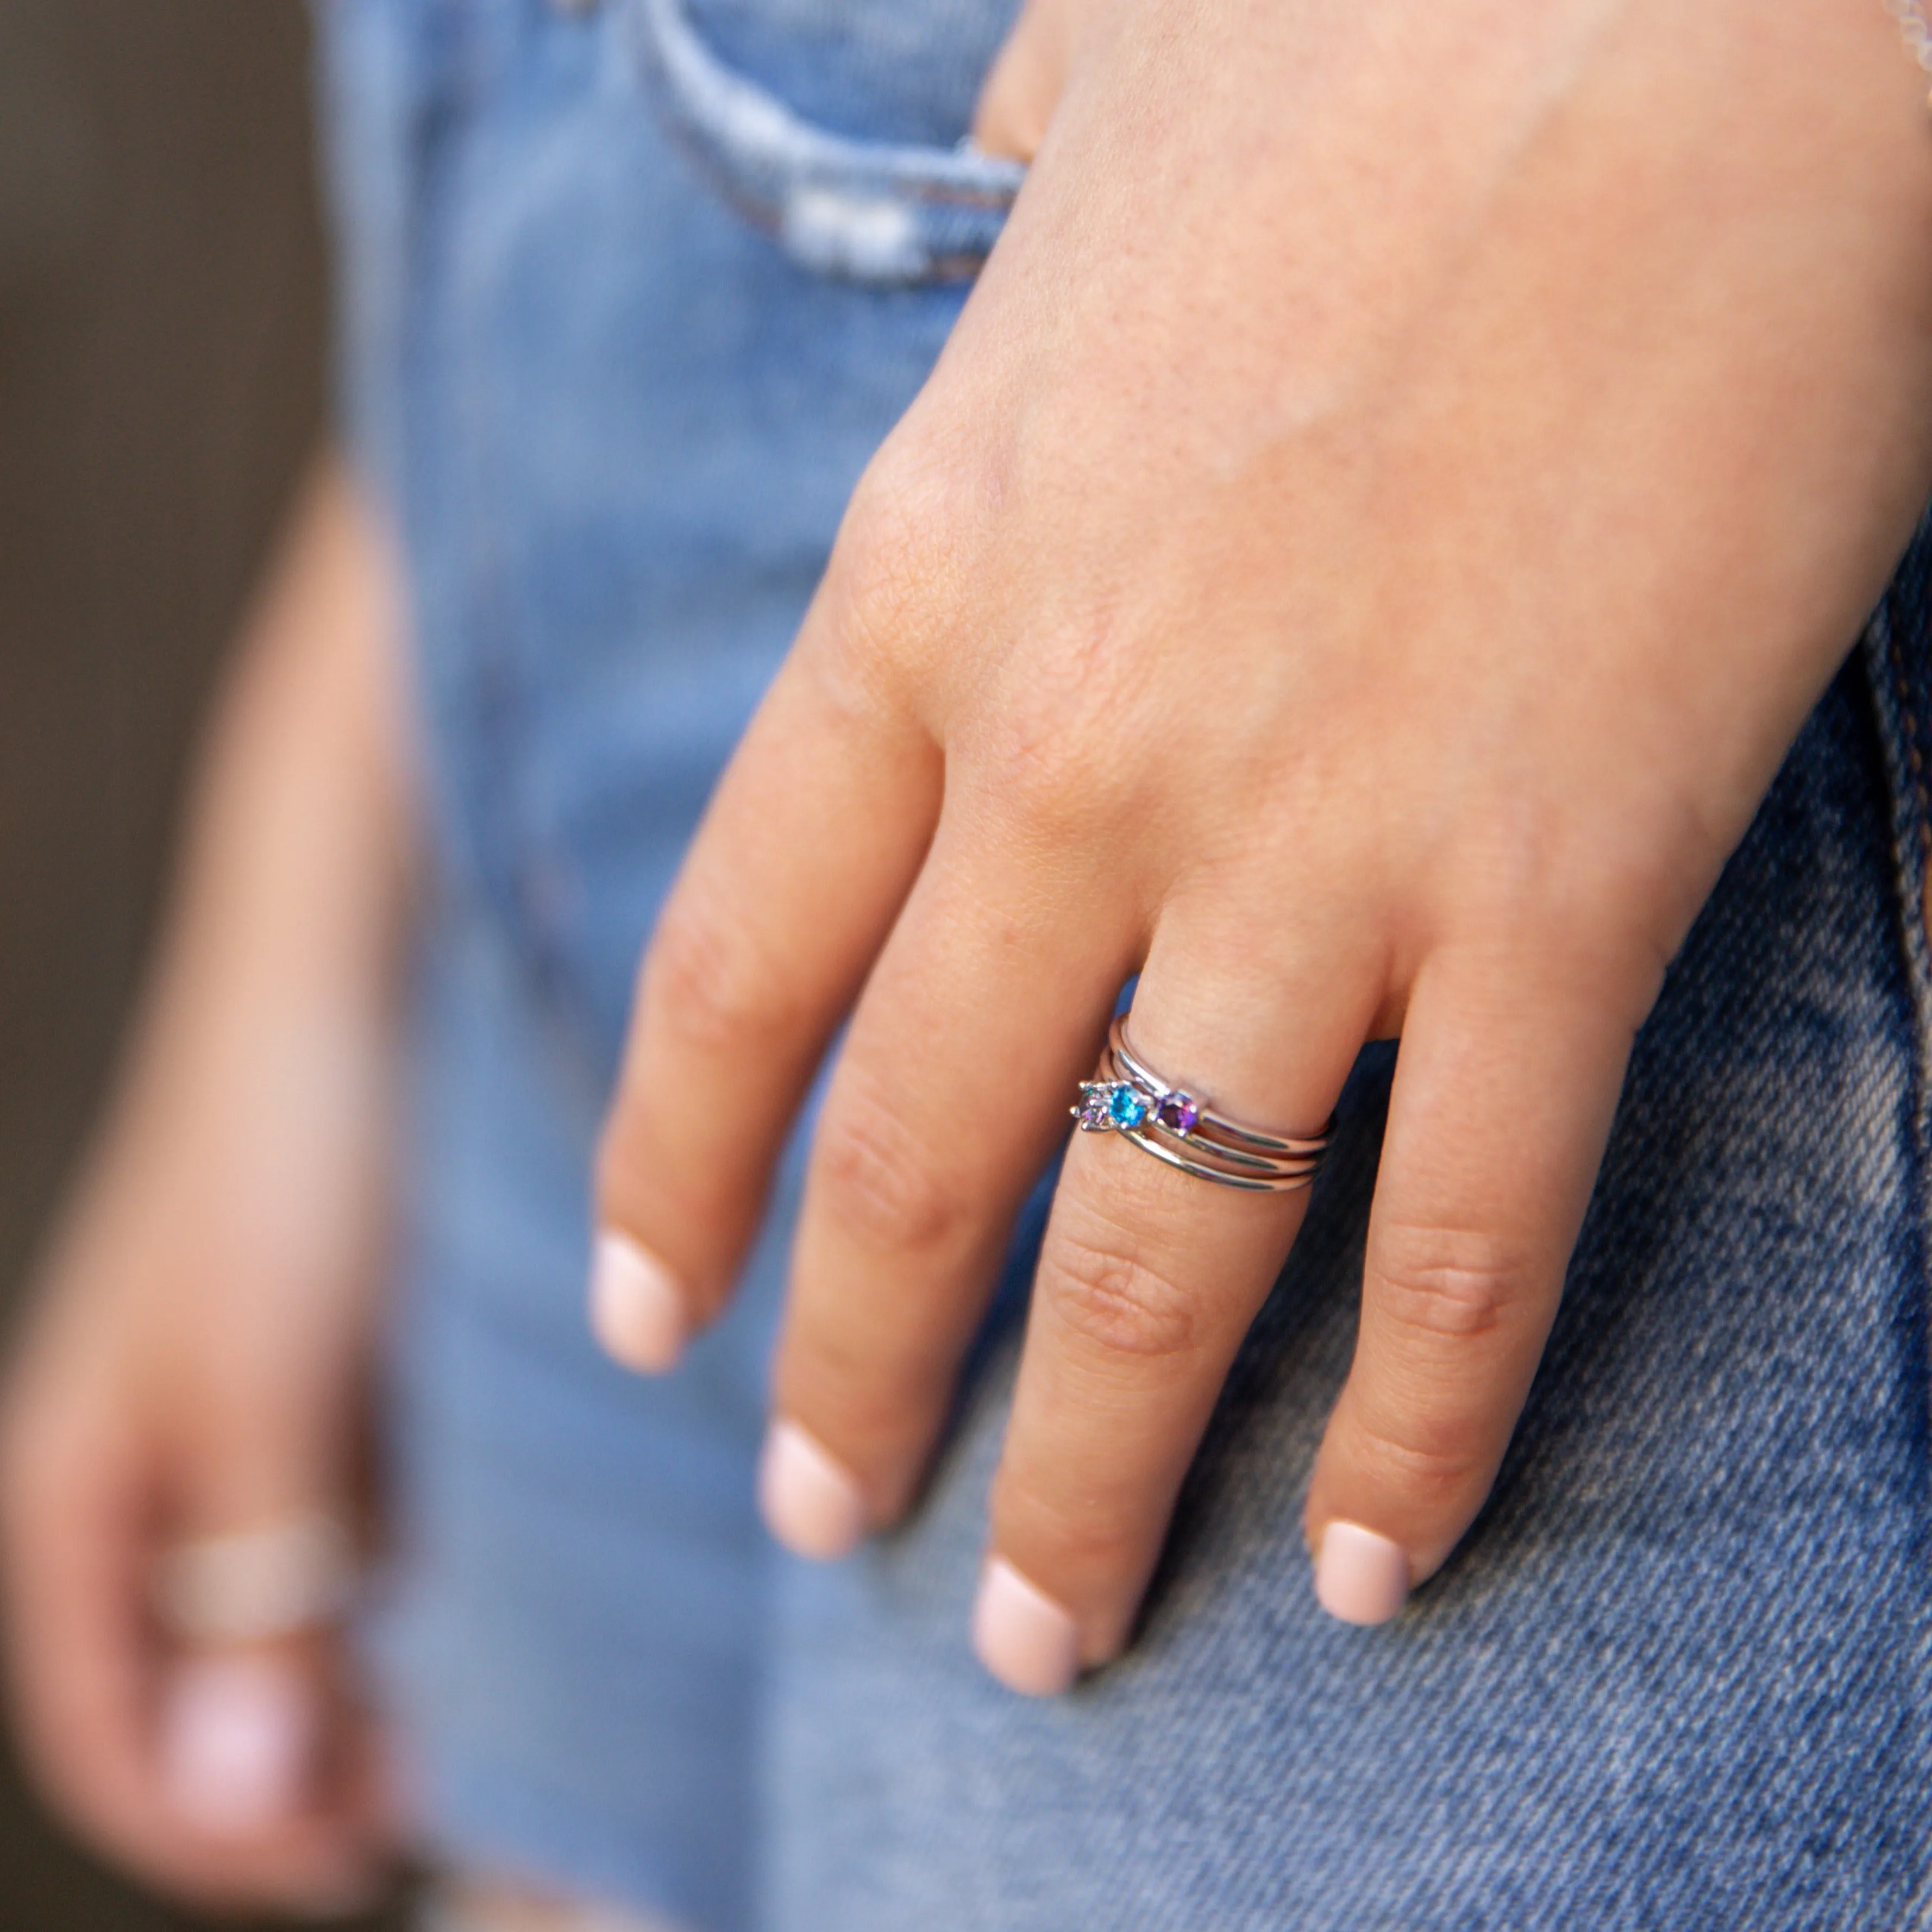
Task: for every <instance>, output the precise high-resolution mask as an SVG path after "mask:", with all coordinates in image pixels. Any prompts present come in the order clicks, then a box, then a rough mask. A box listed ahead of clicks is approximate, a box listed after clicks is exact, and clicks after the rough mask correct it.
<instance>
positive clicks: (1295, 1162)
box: [1072, 1013, 1334, 1194]
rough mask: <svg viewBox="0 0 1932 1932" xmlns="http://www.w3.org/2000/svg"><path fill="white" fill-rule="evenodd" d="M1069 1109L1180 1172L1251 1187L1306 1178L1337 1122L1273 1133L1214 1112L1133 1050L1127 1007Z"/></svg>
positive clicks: (1087, 1129)
mask: <svg viewBox="0 0 1932 1932" xmlns="http://www.w3.org/2000/svg"><path fill="white" fill-rule="evenodd" d="M1072 1111H1073V1118H1074V1119H1075V1120H1076V1121H1077V1122H1078V1123H1079V1127H1080V1129H1081V1131H1082V1133H1094V1134H1104V1133H1115V1134H1119V1135H1120V1136H1122V1138H1123V1139H1126V1140H1129V1141H1131V1142H1133V1145H1135V1146H1136V1147H1137V1148H1139V1149H1140V1151H1142V1153H1143V1154H1152V1155H1153V1156H1154V1158H1155V1160H1161V1161H1165V1162H1166V1163H1167V1165H1168V1166H1169V1167H1178V1169H1180V1170H1181V1172H1182V1173H1184V1174H1191V1175H1195V1176H1196V1178H1198V1179H1199V1180H1202V1181H1214V1183H1216V1184H1217V1185H1218V1186H1220V1187H1238V1188H1241V1189H1243V1190H1245V1191H1247V1193H1252V1194H1287V1193H1292V1192H1293V1191H1294V1190H1295V1189H1297V1188H1301V1187H1307V1186H1309V1185H1310V1184H1311V1183H1312V1182H1313V1180H1314V1178H1315V1175H1316V1170H1317V1169H1319V1167H1320V1166H1321V1165H1322V1158H1323V1157H1324V1156H1325V1154H1327V1153H1328V1145H1329V1142H1330V1141H1331V1139H1332V1138H1333V1136H1334V1121H1330V1122H1329V1123H1328V1126H1326V1127H1324V1128H1323V1129H1322V1131H1321V1133H1319V1134H1310V1135H1306V1136H1302V1135H1290V1134H1271V1133H1263V1132H1262V1130H1260V1129H1259V1128H1257V1127H1244V1126H1242V1125H1241V1123H1240V1122H1239V1121H1231V1120H1229V1118H1227V1116H1226V1115H1224V1114H1217V1112H1214V1109H1212V1108H1211V1107H1210V1106H1208V1103H1206V1102H1205V1100H1202V1099H1201V1098H1200V1097H1199V1096H1198V1095H1196V1094H1188V1093H1185V1092H1184V1091H1182V1090H1181V1088H1178V1087H1175V1086H1171V1085H1169V1083H1168V1082H1166V1081H1165V1080H1163V1079H1161V1077H1160V1075H1159V1074H1157V1073H1155V1072H1154V1070H1153V1069H1152V1068H1151V1067H1149V1066H1148V1064H1147V1062H1146V1061H1144V1060H1142V1058H1141V1057H1140V1056H1139V1055H1138V1054H1137V1053H1136V1052H1135V1051H1134V1050H1133V1046H1131V1045H1130V1043H1129V1042H1128V1040H1127V1016H1126V1015H1125V1014H1124V1013H1123V1014H1121V1016H1119V1017H1118V1018H1117V1019H1115V1022H1114V1024H1113V1027H1112V1030H1111V1031H1109V1034H1108V1035H1107V1053H1106V1061H1105V1062H1104V1064H1103V1067H1102V1070H1101V1078H1100V1079H1097V1080H1088V1081H1084V1082H1082V1084H1081V1088H1080V1098H1079V1101H1078V1103H1076V1105H1075V1106H1074V1107H1073V1110H1072Z"/></svg>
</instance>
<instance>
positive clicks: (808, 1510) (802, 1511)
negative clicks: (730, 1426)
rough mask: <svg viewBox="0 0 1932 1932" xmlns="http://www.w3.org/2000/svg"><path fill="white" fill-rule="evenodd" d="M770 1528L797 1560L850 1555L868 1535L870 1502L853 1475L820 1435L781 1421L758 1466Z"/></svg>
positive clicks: (774, 1426)
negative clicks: (866, 1510)
mask: <svg viewBox="0 0 1932 1932" xmlns="http://www.w3.org/2000/svg"><path fill="white" fill-rule="evenodd" d="M758 1508H759V1509H760V1511H762V1512H763V1515H764V1519H765V1526H766V1528H767V1529H769V1530H770V1532H771V1533H772V1535H774V1536H775V1537H776V1538H778V1541H780V1542H781V1543H782V1544H784V1547H786V1548H787V1550H790V1552H791V1553H792V1554H793V1556H810V1557H813V1558H815V1559H817V1561H818V1562H822V1563H823V1562H830V1561H831V1560H832V1559H833V1558H834V1557H838V1556H850V1555H851V1553H852V1552H853V1550H856V1549H857V1548H858V1547H859V1544H860V1542H861V1541H862V1540H863V1539H864V1537H865V1498H864V1496H862V1495H861V1494H860V1493H859V1485H858V1483H857V1481H856V1479H855V1478H854V1477H853V1474H852V1472H851V1471H850V1470H849V1469H847V1468H846V1466H844V1463H841V1462H840V1461H839V1460H838V1457H835V1456H834V1455H833V1454H832V1452H831V1451H830V1450H829V1449H827V1448H826V1447H825V1445H824V1444H823V1443H822V1442H820V1441H819V1440H818V1439H817V1437H816V1436H808V1435H807V1434H806V1433H805V1431H804V1430H802V1429H801V1428H799V1426H798V1424H796V1423H795V1422H787V1421H784V1420H783V1419H782V1418H781V1419H780V1420H779V1421H776V1422H774V1423H773V1424H772V1426H771V1428H770V1430H769V1431H768V1432H767V1433H766V1436H765V1450H764V1454H763V1456H762V1457H760V1459H759V1461H758Z"/></svg>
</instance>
